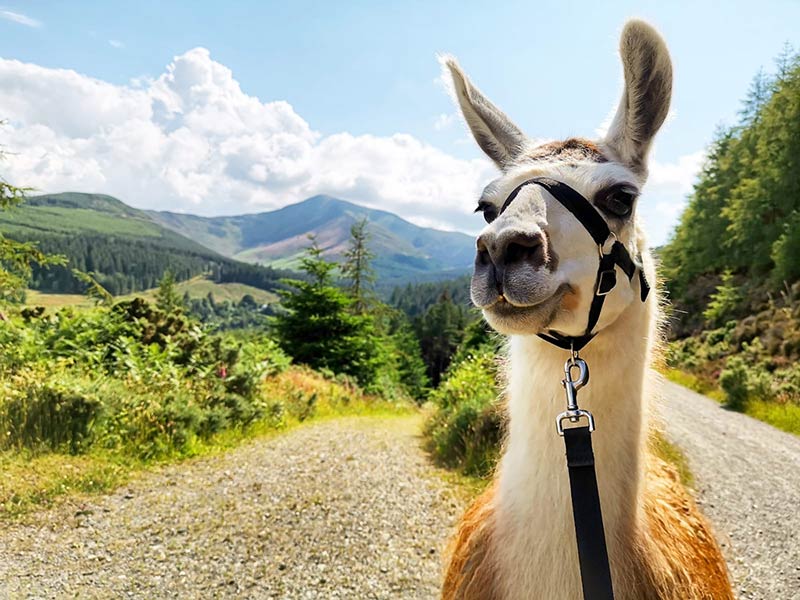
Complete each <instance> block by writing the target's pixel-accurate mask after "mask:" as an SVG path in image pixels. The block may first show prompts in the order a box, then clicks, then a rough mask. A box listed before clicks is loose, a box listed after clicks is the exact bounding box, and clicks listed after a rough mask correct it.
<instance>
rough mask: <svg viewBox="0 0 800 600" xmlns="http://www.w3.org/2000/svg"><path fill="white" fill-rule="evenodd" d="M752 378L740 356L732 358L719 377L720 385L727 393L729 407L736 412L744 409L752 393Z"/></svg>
mask: <svg viewBox="0 0 800 600" xmlns="http://www.w3.org/2000/svg"><path fill="white" fill-rule="evenodd" d="M749 382H750V378H749V373H748V369H747V366H746V365H745V363H744V361H743V360H742V359H741V358H740V357H739V356H732V357H731V358H730V359H728V364H727V365H726V367H725V369H723V371H722V373H720V376H719V384H720V386H721V387H722V390H723V391H724V392H725V395H726V398H727V403H728V406H730V407H731V408H733V409H734V410H741V409H742V408H744V404H745V402H747V397H748V395H749V393H750V386H749Z"/></svg>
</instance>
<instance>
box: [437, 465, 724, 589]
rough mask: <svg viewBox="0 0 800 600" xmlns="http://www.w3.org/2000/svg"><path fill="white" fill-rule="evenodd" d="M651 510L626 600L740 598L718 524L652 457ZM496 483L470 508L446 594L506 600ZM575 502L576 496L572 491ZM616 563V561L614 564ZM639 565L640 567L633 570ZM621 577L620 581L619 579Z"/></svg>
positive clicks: (454, 549)
mask: <svg viewBox="0 0 800 600" xmlns="http://www.w3.org/2000/svg"><path fill="white" fill-rule="evenodd" d="M648 460H649V465H650V466H649V468H648V472H647V481H646V484H645V494H644V512H643V518H642V519H641V521H642V522H641V523H640V530H639V531H638V533H637V535H636V538H637V539H636V541H635V542H634V544H633V546H634V555H633V556H631V557H630V558H631V564H629V565H628V564H626V565H624V566H623V565H620V568H622V569H623V570H624V571H627V573H626V574H625V576H623V577H622V580H623V581H625V583H627V584H628V585H627V587H622V586H618V588H617V589H616V597H617V598H618V600H733V593H732V592H731V587H730V582H729V580H728V572H727V568H726V566H725V560H724V558H723V556H722V552H721V551H720V549H719V546H718V545H717V543H716V541H715V540H714V536H713V535H712V533H711V528H710V526H709V524H708V522H707V521H706V519H705V517H703V515H702V514H701V513H700V511H699V510H698V508H697V506H696V505H695V503H694V500H692V498H691V496H690V495H689V494H688V493H687V491H686V490H685V489H684V487H683V485H682V484H681V482H680V481H679V479H678V475H677V473H676V471H675V469H673V468H672V467H671V466H669V465H667V464H666V463H664V462H663V461H662V460H660V459H658V458H656V457H654V456H648ZM495 494H496V487H495V485H494V484H493V485H492V486H490V487H489V488H488V489H487V490H486V491H485V492H484V493H483V494H481V496H479V497H478V498H477V499H476V500H475V501H474V502H473V504H472V505H471V506H470V507H469V508H468V509H467V511H466V512H465V513H464V516H463V517H462V518H461V522H460V525H459V528H458V532H457V534H456V536H455V538H454V539H453V541H452V542H451V545H450V561H449V565H448V567H447V571H446V574H445V580H444V586H443V589H442V599H443V600H501V598H500V595H499V591H498V589H497V585H496V582H495V579H494V578H495V576H496V566H495V564H494V563H493V560H494V556H495V554H494V552H493V548H492V544H493V540H492V532H493V529H494V518H495V512H494V499H495ZM564 501H565V502H569V499H568V498H564ZM614 568H615V565H612V571H613V570H614ZM629 570H631V571H632V572H630V571H629ZM616 579H617V583H619V578H616Z"/></svg>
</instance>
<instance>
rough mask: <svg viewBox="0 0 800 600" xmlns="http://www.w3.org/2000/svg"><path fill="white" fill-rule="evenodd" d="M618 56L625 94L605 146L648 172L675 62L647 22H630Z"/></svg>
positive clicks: (669, 92)
mask: <svg viewBox="0 0 800 600" xmlns="http://www.w3.org/2000/svg"><path fill="white" fill-rule="evenodd" d="M619 53H620V57H621V58H622V66H623V69H624V71H625V91H624V92H623V94H622V100H621V101H620V104H619V108H618V109H617V113H616V115H615V117H614V120H613V121H612V123H611V127H610V128H609V130H608V134H607V136H606V139H605V143H606V145H607V146H608V147H609V148H610V149H611V150H612V151H613V152H614V153H615V154H616V155H617V157H618V158H619V159H620V160H621V161H623V162H624V163H626V164H628V165H629V166H630V167H631V168H632V169H634V170H635V171H639V172H642V173H645V172H646V171H647V152H648V150H649V149H650V143H651V142H652V141H653V137H654V136H655V135H656V132H657V131H658V129H659V128H660V127H661V125H662V124H663V123H664V119H666V117H667V113H668V112H669V102H670V98H671V97H672V61H671V60H670V58H669V52H668V51H667V46H666V44H665V43H664V40H663V39H662V38H661V36H660V35H659V34H658V32H657V31H656V30H655V29H653V27H651V26H650V25H648V24H647V23H645V22H644V21H638V20H633V21H628V23H626V24H625V28H624V29H623V30H622V37H621V39H620V44H619Z"/></svg>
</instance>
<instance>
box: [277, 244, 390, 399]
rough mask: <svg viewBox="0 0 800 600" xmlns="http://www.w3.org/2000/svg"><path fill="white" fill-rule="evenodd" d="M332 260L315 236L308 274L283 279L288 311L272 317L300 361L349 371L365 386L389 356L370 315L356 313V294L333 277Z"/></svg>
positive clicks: (284, 342)
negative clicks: (343, 287)
mask: <svg viewBox="0 0 800 600" xmlns="http://www.w3.org/2000/svg"><path fill="white" fill-rule="evenodd" d="M335 268H336V265H335V264H334V263H331V262H328V261H326V260H325V259H324V258H323V256H322V249H321V248H320V247H319V246H318V245H317V244H316V242H315V241H314V240H313V239H312V245H311V246H310V247H309V248H308V249H307V251H306V255H305V256H304V257H303V259H302V261H301V269H302V271H303V272H305V273H306V274H307V275H308V280H307V281H303V280H299V279H291V280H285V281H284V283H285V284H286V285H288V286H290V288H291V289H290V290H281V292H280V293H281V295H282V296H283V307H284V309H285V310H284V311H282V312H280V313H279V314H278V315H276V316H275V317H274V331H275V334H276V337H277V340H278V343H279V344H280V346H281V348H282V349H283V350H284V351H285V352H286V353H287V354H289V355H290V356H291V357H292V358H294V360H295V361H297V362H298V363H302V364H306V365H309V366H311V367H313V368H315V369H321V368H323V369H329V370H331V371H333V372H334V373H344V374H347V375H351V376H353V377H355V378H356V380H358V382H359V383H360V384H362V385H365V386H370V385H372V384H373V383H375V381H376V378H377V375H378V370H379V368H380V367H381V365H382V364H383V363H385V361H386V357H385V354H384V348H383V347H382V346H381V344H380V343H379V341H378V336H377V334H376V332H375V327H374V323H373V321H372V319H371V318H370V317H368V316H365V315H359V314H353V312H352V310H351V305H352V299H351V298H350V297H349V296H348V295H347V294H346V293H345V292H344V291H343V290H341V289H340V288H338V287H336V286H335V285H334V282H333V271H334V269H335Z"/></svg>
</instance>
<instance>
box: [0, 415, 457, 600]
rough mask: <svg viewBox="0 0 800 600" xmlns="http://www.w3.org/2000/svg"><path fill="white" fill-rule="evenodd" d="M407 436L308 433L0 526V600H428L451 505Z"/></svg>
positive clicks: (364, 431)
mask: <svg viewBox="0 0 800 600" xmlns="http://www.w3.org/2000/svg"><path fill="white" fill-rule="evenodd" d="M418 424H419V421H418V418H417V417H411V418H407V417H402V418H401V417H395V418H382V419H376V418H349V419H339V420H335V421H327V422H320V423H317V424H313V425H308V426H306V427H302V428H299V429H297V430H295V431H293V432H290V433H288V434H286V435H281V436H278V437H275V438H272V439H266V440H260V441H254V442H251V443H249V444H248V445H246V446H245V447H242V448H239V449H236V450H234V451H232V452H229V453H226V454H225V455H222V456H215V457H211V458H206V459H202V460H196V461H193V462H191V463H188V464H182V465H176V466H172V467H168V468H165V469H164V470H162V471H161V472H158V473H153V474H148V475H145V476H144V477H142V478H140V479H138V480H137V481H136V482H134V483H132V484H131V485H130V486H129V487H126V488H124V489H121V490H119V491H118V492H116V493H114V494H111V495H108V496H105V497H96V498H93V499H91V500H90V501H89V502H88V503H87V504H85V505H82V506H76V505H75V504H67V505H64V506H61V507H59V508H57V509H53V510H50V511H44V512H43V513H40V514H38V515H35V524H27V525H26V524H15V525H12V526H8V525H0V526H2V527H4V528H5V531H3V532H2V533H1V534H0V598H6V597H8V598H66V597H69V598H126V597H135V598H233V597H236V598H292V599H294V598H326V599H327V598H331V599H332V598H348V599H356V598H358V599H362V598H363V599H366V598H402V599H405V598H411V599H413V598H425V599H429V598H435V597H436V596H437V593H438V586H439V583H440V576H441V572H440V567H441V562H442V557H441V551H442V549H443V545H444V542H445V540H446V538H447V536H448V534H449V532H450V531H451V530H452V527H453V526H454V523H455V519H456V518H457V517H458V515H459V514H460V512H461V510H462V509H463V503H462V501H461V499H460V497H459V496H457V495H456V494H455V492H451V491H449V490H450V488H451V486H449V485H446V484H445V483H444V481H443V479H442V478H441V476H440V475H438V474H437V473H436V472H435V470H434V469H433V468H432V467H430V466H429V463H428V461H427V458H426V456H425V455H424V453H423V452H422V451H421V450H420V445H419V443H418V439H417V435H418V434H417V430H418Z"/></svg>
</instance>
